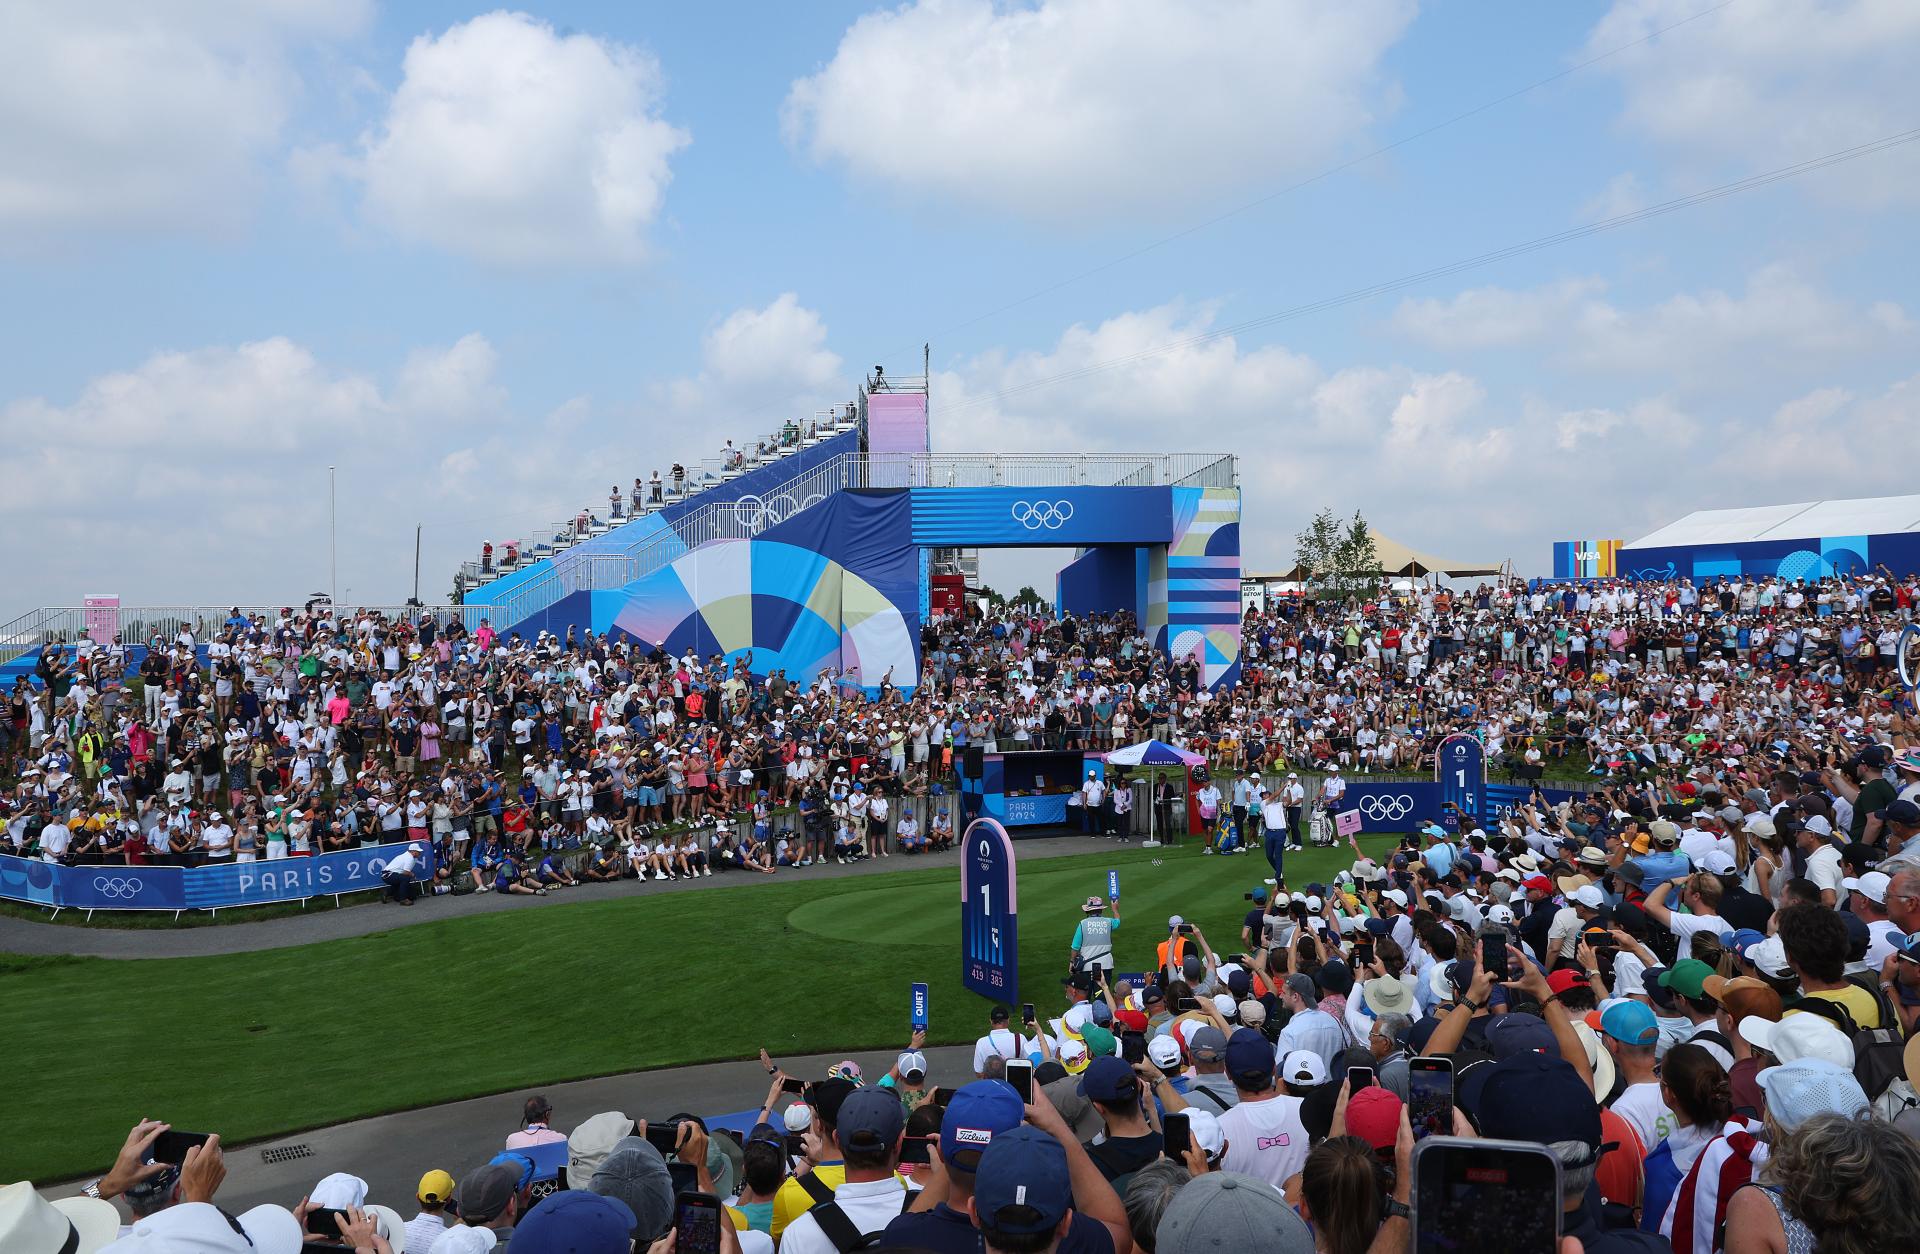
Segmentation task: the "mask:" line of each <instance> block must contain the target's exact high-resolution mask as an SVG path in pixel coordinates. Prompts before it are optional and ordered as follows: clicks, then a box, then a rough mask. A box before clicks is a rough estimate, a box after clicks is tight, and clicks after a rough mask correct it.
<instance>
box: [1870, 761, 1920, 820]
mask: <svg viewBox="0 0 1920 1254" xmlns="http://www.w3.org/2000/svg"><path fill="white" fill-rule="evenodd" d="M1907 758H1908V759H1914V760H1917V761H1920V753H1910V754H1908V755H1907ZM1901 764H1902V765H1903V766H1905V765H1906V759H1903V760H1902V763H1901ZM1907 769H1908V770H1920V766H1907ZM1873 816H1874V817H1875V818H1877V819H1879V820H1880V821H1881V822H1883V823H1901V824H1904V825H1906V826H1908V827H1915V826H1920V805H1915V804H1914V803H1913V802H1911V801H1908V800H1906V799H1905V798H1901V799H1900V800H1897V801H1890V802H1888V803H1887V805H1886V808H1884V809H1881V810H1875V811H1874V814H1873Z"/></svg>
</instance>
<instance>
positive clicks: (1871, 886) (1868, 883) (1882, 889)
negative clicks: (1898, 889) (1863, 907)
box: [1840, 871, 1893, 905]
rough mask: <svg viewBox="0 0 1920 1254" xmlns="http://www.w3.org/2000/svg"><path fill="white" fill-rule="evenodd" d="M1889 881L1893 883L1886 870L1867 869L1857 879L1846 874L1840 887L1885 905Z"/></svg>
mask: <svg viewBox="0 0 1920 1254" xmlns="http://www.w3.org/2000/svg"><path fill="white" fill-rule="evenodd" d="M1891 883H1893V880H1892V879H1891V878H1890V877H1889V876H1888V875H1887V874H1886V872H1884V871H1868V872H1867V873H1866V874H1865V875H1862V876H1860V877H1859V878H1858V879H1855V878H1853V877H1852V876H1848V877H1847V878H1846V879H1844V880H1841V881H1840V887H1842V888H1844V889H1846V890H1847V891H1848V892H1850V893H1859V894H1860V895H1861V896H1862V897H1865V898H1866V899H1867V900H1868V901H1872V902H1877V903H1879V904H1881V905H1885V904H1886V901H1887V886H1888V885H1889V884H1891Z"/></svg>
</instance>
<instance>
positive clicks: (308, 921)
mask: <svg viewBox="0 0 1920 1254" xmlns="http://www.w3.org/2000/svg"><path fill="white" fill-rule="evenodd" d="M1110 847H1111V846H1110V845H1109V844H1108V843H1107V842H1106V841H1103V840H1096V839H1093V838H1091V837H1086V836H1070V835H1061V836H1041V837H1034V838H1030V839H1025V840H1021V841H1019V842H1018V844H1017V848H1018V856H1019V857H1020V858H1021V859H1022V860H1027V859H1035V858H1058V857H1065V856H1068V855H1071V854H1078V853H1094V852H1097V851H1098V850H1100V849H1103V848H1110ZM959 864H960V854H959V852H958V851H957V850H949V851H947V852H946V853H930V854H921V855H918V856H915V857H906V856H902V855H896V856H894V857H891V858H870V859H868V860H866V861H864V862H856V863H853V864H852V865H850V866H841V865H839V864H838V863H829V864H827V865H825V866H814V867H808V868H806V869H804V870H799V869H786V868H783V869H781V870H780V871H779V872H778V873H777V874H776V875H774V876H772V877H762V876H758V875H753V874H750V873H748V872H745V871H739V870H733V871H717V872H715V873H714V874H713V875H711V876H705V877H702V878H700V879H697V880H669V881H668V882H666V883H664V884H663V883H658V882H655V881H652V880H649V881H647V882H646V883H644V884H643V883H641V882H640V881H639V880H619V881H617V882H615V883H612V884H582V885H581V886H580V887H578V888H562V889H558V890H555V891H554V892H552V893H549V894H548V895H547V896H545V897H526V896H516V895H511V894H506V893H471V894H468V895H467V896H464V897H456V896H445V897H429V898H423V899H422V900H420V901H418V902H416V903H415V904H414V905H412V906H396V905H391V904H387V903H385V902H373V903H367V904H364V905H357V906H350V907H348V908H346V909H342V910H325V911H314V912H313V913H310V914H301V915H290V916H288V917H286V918H280V919H267V920H262V921H260V922H255V923H233V924H228V925H225V926H212V927H192V928H181V929H178V930H168V929H164V928H99V927H84V928H83V927H65V926H62V925H60V924H56V923H40V922H35V921H33V920H31V919H19V918H0V953H14V954H74V955H79V956H82V957H92V958H202V957H207V956H210V955H214V954H237V953H251V952H253V951H254V950H259V949H284V948H287V947H290V946H293V945H311V944H314V943H316V942H318V941H328V940H339V939H341V938H342V937H347V936H365V935H367V934H368V933H370V932H384V931H389V930H391V929H393V928H397V927H409V926H412V925H414V924H418V923H430V922H433V921H435V920H439V919H457V918H464V917H466V916H467V915H472V914H494V913H497V912H499V911H502V910H560V909H565V908H566V906H567V905H568V904H570V903H573V902H580V901H605V900H608V899H611V898H616V897H637V896H643V895H644V896H655V895H658V894H660V893H681V892H698V891H700V890H701V889H703V888H710V887H713V886H714V885H719V884H730V885H741V884H751V883H755V882H757V881H759V880H760V879H762V878H768V879H769V881H770V882H773V883H792V882H794V881H795V880H796V879H842V878H854V877H859V876H865V875H878V874H883V873H885V872H889V871H913V870H920V869H923V868H927V867H947V868H955V867H958V866H959Z"/></svg>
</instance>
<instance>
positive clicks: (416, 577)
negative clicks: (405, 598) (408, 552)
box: [413, 523, 421, 606]
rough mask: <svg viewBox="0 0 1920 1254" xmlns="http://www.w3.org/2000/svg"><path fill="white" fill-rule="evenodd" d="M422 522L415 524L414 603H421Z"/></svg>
mask: <svg viewBox="0 0 1920 1254" xmlns="http://www.w3.org/2000/svg"><path fill="white" fill-rule="evenodd" d="M420 527H421V524H420V523H415V524H413V603H414V604H415V605H416V606H417V605H419V604H420Z"/></svg>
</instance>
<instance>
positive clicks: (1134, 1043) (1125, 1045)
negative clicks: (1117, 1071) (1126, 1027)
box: [1120, 1032, 1147, 1066]
mask: <svg viewBox="0 0 1920 1254" xmlns="http://www.w3.org/2000/svg"><path fill="white" fill-rule="evenodd" d="M1120 1056H1121V1057H1122V1058H1124V1059H1126V1060H1127V1065H1129V1066H1132V1065H1134V1064H1137V1063H1142V1062H1145V1061H1146V1059H1147V1038H1146V1037H1144V1036H1142V1035H1140V1034H1139V1033H1138V1032H1128V1033H1125V1034H1124V1035H1122V1036H1121V1038H1120Z"/></svg>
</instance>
